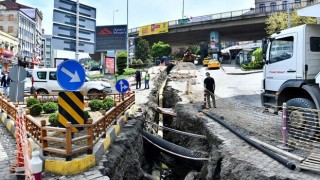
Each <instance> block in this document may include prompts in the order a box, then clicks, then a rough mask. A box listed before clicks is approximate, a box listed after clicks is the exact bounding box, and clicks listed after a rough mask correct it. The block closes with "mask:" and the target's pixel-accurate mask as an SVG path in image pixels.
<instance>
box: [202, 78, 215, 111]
mask: <svg viewBox="0 0 320 180" xmlns="http://www.w3.org/2000/svg"><path fill="white" fill-rule="evenodd" d="M206 76H207V77H206V78H205V79H204V88H205V91H206V98H207V101H208V107H209V108H211V103H210V97H211V98H212V104H213V107H214V108H216V100H215V97H214V90H215V86H216V85H215V82H214V79H213V78H212V77H210V73H209V72H206Z"/></svg>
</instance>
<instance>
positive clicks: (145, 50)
mask: <svg viewBox="0 0 320 180" xmlns="http://www.w3.org/2000/svg"><path fill="white" fill-rule="evenodd" d="M149 54H150V46H149V42H148V41H147V40H145V39H138V40H137V46H136V48H135V57H136V59H141V60H142V61H143V62H145V61H146V60H147V59H148V57H149Z"/></svg>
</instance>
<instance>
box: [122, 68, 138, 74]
mask: <svg viewBox="0 0 320 180" xmlns="http://www.w3.org/2000/svg"><path fill="white" fill-rule="evenodd" d="M135 72H136V70H135V69H133V68H126V69H124V73H123V75H132V74H134V73H135Z"/></svg>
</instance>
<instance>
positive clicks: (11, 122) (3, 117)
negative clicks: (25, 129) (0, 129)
mask: <svg viewBox="0 0 320 180" xmlns="http://www.w3.org/2000/svg"><path fill="white" fill-rule="evenodd" d="M0 119H1V122H2V123H3V124H4V125H5V126H6V128H7V130H8V131H9V132H10V133H11V134H12V135H13V136H15V126H14V120H13V119H11V118H10V117H9V116H8V114H7V113H6V112H4V111H3V110H1V113H0Z"/></svg>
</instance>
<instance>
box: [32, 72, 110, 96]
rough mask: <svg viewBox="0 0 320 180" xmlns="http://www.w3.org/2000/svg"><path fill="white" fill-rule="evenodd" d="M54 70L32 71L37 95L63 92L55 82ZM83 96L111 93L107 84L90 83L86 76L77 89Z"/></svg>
mask: <svg viewBox="0 0 320 180" xmlns="http://www.w3.org/2000/svg"><path fill="white" fill-rule="evenodd" d="M56 72H57V69H56V68H43V69H34V70H33V72H32V75H33V78H34V84H33V86H34V88H35V90H36V92H37V93H38V94H58V92H61V91H64V90H63V89H62V88H61V87H60V85H59V84H58V81H57V75H56ZM79 91H83V92H84V94H97V93H111V92H112V89H111V86H110V84H109V83H107V82H104V81H92V80H91V79H90V78H89V77H88V76H86V78H85V82H84V84H83V86H82V87H81V88H80V89H79Z"/></svg>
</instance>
